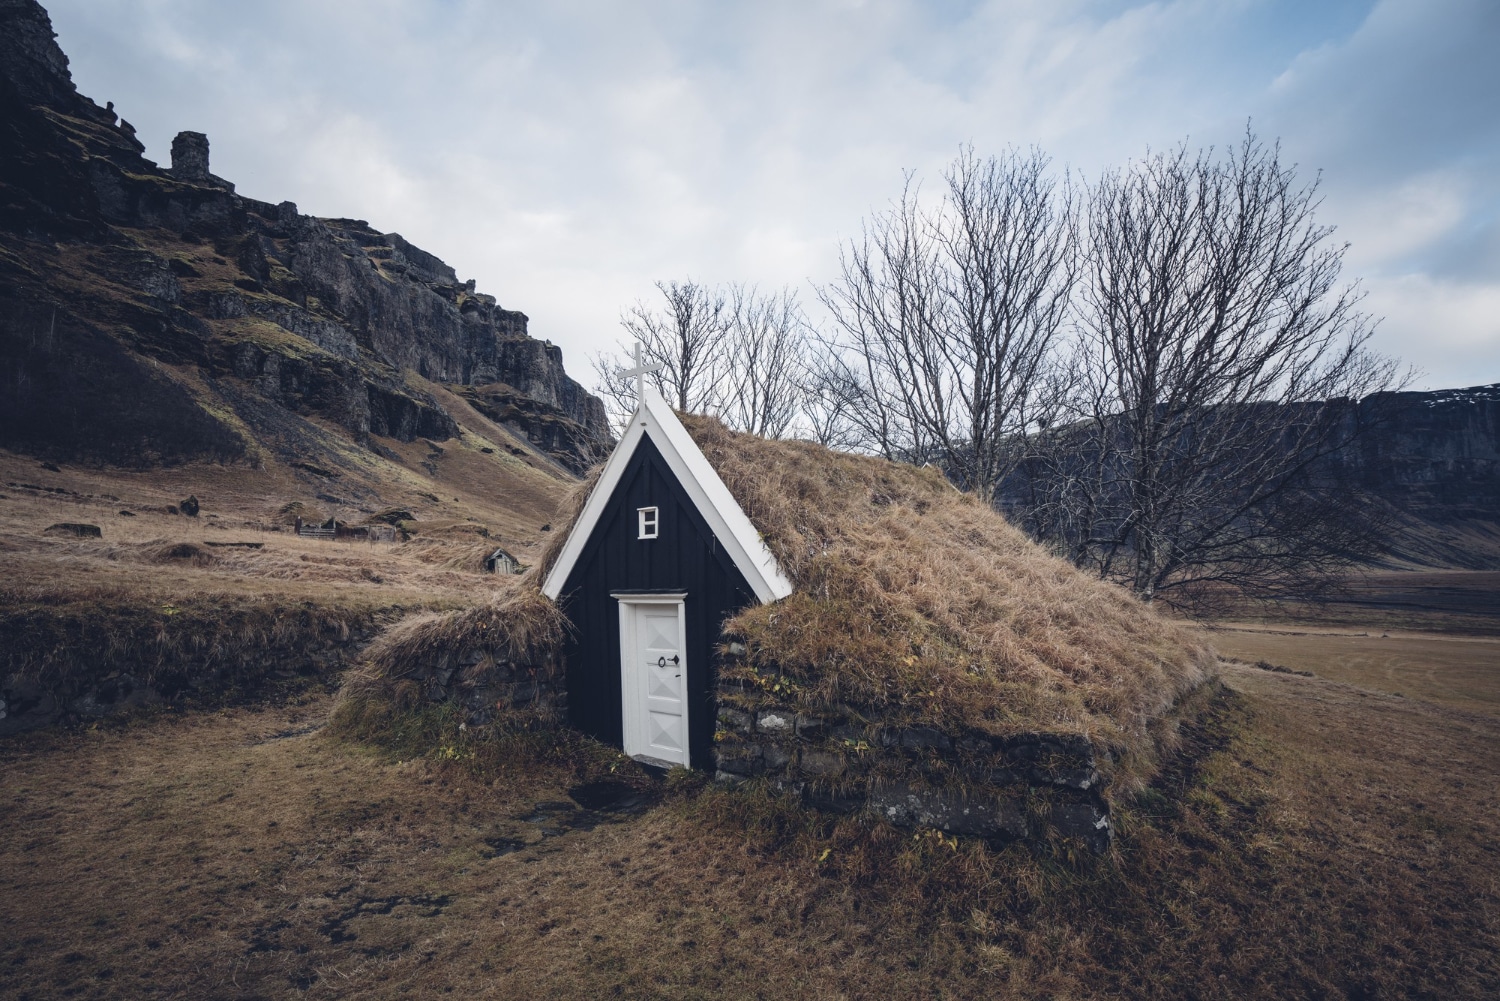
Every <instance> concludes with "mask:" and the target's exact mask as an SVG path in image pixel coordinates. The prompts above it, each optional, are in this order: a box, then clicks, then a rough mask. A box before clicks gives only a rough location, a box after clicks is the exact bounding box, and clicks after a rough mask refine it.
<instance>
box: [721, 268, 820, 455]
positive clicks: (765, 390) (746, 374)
mask: <svg viewBox="0 0 1500 1001" xmlns="http://www.w3.org/2000/svg"><path fill="white" fill-rule="evenodd" d="M729 297H730V300H731V302H732V303H733V309H732V321H731V323H730V328H729V337H728V339H727V349H728V350H727V351H726V352H725V354H726V358H725V363H726V368H727V370H728V371H729V372H730V373H732V374H731V375H730V376H729V377H728V378H726V379H725V381H724V390H723V394H722V395H723V402H722V405H721V406H720V409H719V415H720V417H721V418H722V419H723V421H724V423H725V424H727V425H728V426H729V427H732V428H735V429H736V430H740V431H748V432H750V433H751V434H757V435H761V436H762V437H765V438H780V437H782V436H784V435H785V434H786V433H787V430H788V429H789V428H790V427H791V426H792V424H793V422H794V421H795V420H796V419H797V418H798V416H799V415H800V414H801V412H802V410H803V397H804V386H805V385H806V382H807V380H806V376H805V369H806V365H807V358H806V355H807V332H808V323H807V317H806V316H805V315H804V314H803V312H802V305H801V303H799V302H798V301H797V293H796V292H795V291H793V290H792V289H790V288H783V289H781V290H780V291H778V292H773V293H771V294H769V295H763V294H761V293H760V292H759V291H758V290H757V289H756V288H755V287H754V286H753V285H752V286H746V285H733V286H731V287H730V291H729Z"/></svg>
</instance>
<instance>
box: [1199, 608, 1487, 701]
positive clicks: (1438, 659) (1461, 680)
mask: <svg viewBox="0 0 1500 1001" xmlns="http://www.w3.org/2000/svg"><path fill="white" fill-rule="evenodd" d="M1213 637H1214V645H1215V646H1216V647H1217V648H1218V649H1219V651H1220V652H1221V653H1223V654H1224V656H1226V657H1233V658H1235V659H1236V660H1239V661H1243V662H1244V663H1247V664H1255V663H1257V662H1260V663H1267V664H1274V665H1276V666H1279V667H1285V668H1289V669H1291V670H1294V671H1311V672H1313V673H1315V674H1316V675H1317V676H1318V677H1320V678H1328V679H1330V680H1332V681H1342V682H1346V683H1348V684H1351V685H1358V686H1359V687H1361V688H1367V689H1373V690H1375V691H1381V692H1388V693H1390V694H1392V695H1401V696H1404V697H1406V698H1411V699H1423V700H1426V701H1429V702H1440V703H1442V704H1444V705H1448V706H1454V707H1456V708H1460V709H1470V710H1474V711H1478V712H1487V713H1490V714H1497V713H1500V670H1497V665H1500V638H1496V637H1494V636H1452V635H1432V634H1428V635H1423V634H1418V633H1398V632H1390V633H1386V632H1382V631H1376V632H1374V633H1369V632H1352V631H1350V630H1348V629H1343V630H1332V629H1312V628H1304V629H1289V628H1285V627H1283V628H1271V627H1266V626H1251V625H1231V624H1221V625H1217V626H1215V627H1214V632H1213Z"/></svg>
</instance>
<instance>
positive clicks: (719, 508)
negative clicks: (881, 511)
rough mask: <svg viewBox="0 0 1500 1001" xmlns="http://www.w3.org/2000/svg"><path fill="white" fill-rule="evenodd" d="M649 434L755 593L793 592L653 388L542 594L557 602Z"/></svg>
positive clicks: (768, 598)
mask: <svg viewBox="0 0 1500 1001" xmlns="http://www.w3.org/2000/svg"><path fill="white" fill-rule="evenodd" d="M648 435H649V436H650V438H651V441H652V443H653V444H654V445H655V446H656V449H657V451H659V452H660V453H661V455H662V458H663V459H665V460H666V461H667V466H668V467H669V468H670V469H671V470H672V473H673V474H674V475H675V476H676V477H677V480H678V482H679V483H681V484H682V488H683V489H684V490H685V491H687V495H688V496H689V497H690V498H692V501H693V505H694V506H695V507H696V508H697V509H698V513H699V514H700V515H701V516H702V517H703V520H704V521H706V522H708V527H709V530H710V531H712V532H713V533H714V535H716V536H717V537H718V539H719V544H720V545H721V546H723V547H724V551H725V552H726V553H728V554H729V558H730V559H732V560H733V561H734V565H735V566H736V567H738V568H739V571H740V573H742V574H744V575H745V580H746V581H748V582H749V584H750V589H751V590H752V591H754V592H755V597H756V598H757V599H758V600H760V601H761V602H762V603H766V602H772V601H778V600H780V599H782V598H785V597H786V596H787V595H789V594H791V593H792V582H791V581H789V580H787V578H786V575H785V574H783V573H782V572H781V567H780V566H779V565H778V564H777V562H776V557H774V556H772V555H771V551H770V550H769V549H767V548H766V544H765V542H763V541H762V540H761V537H760V533H759V532H757V531H756V530H755V526H754V525H752V524H750V519H749V518H748V517H746V516H745V512H744V511H743V510H742V509H741V508H740V506H739V504H738V503H736V502H735V499H734V496H733V495H732V494H730V492H729V488H728V487H726V486H725V485H724V481H723V480H721V479H720V478H719V474H718V473H717V472H715V471H714V467H713V466H711V465H709V462H708V459H707V458H706V457H705V456H704V455H703V451H702V450H701V449H700V448H698V445H697V443H696V442H694V441H693V438H692V436H691V435H689V434H688V432H687V428H685V427H683V426H682V422H681V421H680V420H678V419H677V415H676V414H675V413H673V412H672V408H671V407H669V406H667V401H666V400H663V399H662V398H661V394H660V393H658V392H657V391H656V390H654V389H652V388H651V387H650V386H647V387H645V388H644V390H643V391H642V393H641V402H640V405H639V406H638V407H637V408H636V411H635V414H634V415H633V416H632V417H631V418H630V427H629V428H627V429H626V431H625V434H624V436H623V437H622V438H621V439H620V444H618V445H616V446H615V450H614V452H613V453H611V455H610V457H609V461H608V462H606V463H605V464H604V472H603V473H601V474H600V476H599V482H598V483H597V484H595V485H594V489H593V492H592V493H590V494H589V499H588V501H587V502H585V503H584V505H583V511H582V512H581V513H580V514H579V516H578V520H577V521H576V522H575V523H574V524H573V530H572V531H571V532H569V533H568V541H567V542H565V543H564V544H563V548H562V552H561V553H559V554H558V557H557V562H556V563H554V564H552V569H551V570H550V571H548V573H547V579H546V580H545V581H543V582H542V593H543V594H545V595H546V596H547V597H549V598H551V599H552V600H554V601H556V600H557V598H558V596H560V595H561V594H562V589H563V587H564V586H565V585H566V584H567V582H568V575H569V574H570V573H572V572H573V567H574V565H575V564H576V563H577V562H578V558H579V557H580V556H582V555H583V547H584V546H586V545H587V544H588V541H589V536H591V535H593V533H594V528H595V527H596V526H597V525H598V524H599V519H600V518H601V517H603V515H604V511H605V509H606V508H607V507H609V502H610V498H612V497H613V496H614V492H615V488H616V487H618V486H619V485H620V480H621V478H622V477H624V475H625V468H626V467H627V466H628V465H630V458H631V456H633V455H634V454H635V450H636V448H637V447H639V445H640V443H641V439H642V438H645V437H647V436H648Z"/></svg>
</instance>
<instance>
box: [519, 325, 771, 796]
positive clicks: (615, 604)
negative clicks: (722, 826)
mask: <svg viewBox="0 0 1500 1001" xmlns="http://www.w3.org/2000/svg"><path fill="white" fill-rule="evenodd" d="M646 371H647V370H645V369H643V368H642V366H641V365H640V357H639V348H637V357H636V370H635V371H633V372H631V373H630V374H631V375H633V376H635V377H636V378H637V379H638V380H639V381H638V385H639V386H640V390H639V392H638V394H637V395H638V398H639V404H638V406H637V408H636V411H635V413H634V415H633V416H632V417H631V419H630V425H629V427H628V429H627V430H626V431H625V433H624V435H623V436H622V437H621V439H620V443H619V444H618V445H617V446H616V447H615V450H614V452H613V453H612V454H611V455H610V457H609V461H608V462H607V463H605V466H604V469H603V471H602V472H601V474H600V476H599V480H598V482H597V484H596V485H595V486H594V488H593V490H592V491H591V493H590V494H589V497H588V500H587V501H586V502H585V504H584V507H583V510H582V512H581V513H580V514H579V517H578V519H577V520H576V521H575V522H574V525H573V529H572V531H571V532H570V533H569V535H568V538H567V541H566V542H565V543H564V544H563V548H562V550H561V552H560V554H559V556H558V559H557V561H556V563H554V564H553V566H552V569H551V571H550V572H549V573H548V574H547V578H546V580H545V582H544V583H543V585H542V591H543V593H545V594H546V595H547V597H549V598H551V599H553V600H554V601H557V602H558V603H559V604H560V606H561V608H562V610H563V612H564V613H565V614H566V615H567V617H568V620H569V621H570V622H571V623H572V625H573V635H572V637H571V638H570V640H569V642H568V648H567V650H566V651H565V656H566V658H567V661H566V662H567V665H568V666H567V680H568V712H569V714H570V716H571V718H572V722H573V724H574V725H575V726H577V727H579V728H580V729H582V730H584V731H585V732H587V733H590V734H593V735H594V736H595V737H598V738H599V739H600V740H604V741H607V742H610V743H614V744H617V745H619V746H621V747H623V748H624V750H625V753H626V754H629V755H631V756H632V757H634V758H636V759H637V760H641V761H645V762H646V763H649V764H656V765H664V766H673V765H685V766H688V767H699V768H703V767H709V762H710V760H711V756H712V755H711V749H712V747H713V737H714V725H715V717H716V714H717V707H716V705H715V702H714V695H713V693H714V678H713V672H714V656H715V648H716V646H717V643H718V639H719V634H720V630H721V627H722V625H723V623H724V620H725V619H727V618H728V617H729V616H731V615H733V614H735V613H736V612H738V611H739V610H740V609H742V608H744V607H746V606H747V605H750V604H752V603H754V602H772V601H776V600H779V599H781V598H784V597H786V596H787V595H789V594H791V592H792V585H791V582H790V581H789V580H788V579H787V578H786V575H785V574H784V573H782V571H781V568H780V567H779V566H778V565H777V563H776V559H775V557H773V556H772V555H771V552H770V550H768V549H767V548H766V546H765V543H764V542H762V541H761V537H760V533H759V532H757V531H756V529H755V527H754V526H753V525H752V524H751V523H750V519H749V518H748V517H746V515H745V512H744V511H743V510H741V508H740V506H739V505H738V504H737V503H736V502H735V500H734V498H733V497H732V496H731V495H730V493H729V488H728V487H726V486H725V485H724V482H723V480H721V479H720V478H719V474H718V473H717V472H715V471H714V469H713V467H712V466H711V465H710V464H709V462H708V460H707V459H706V458H705V457H704V455H703V452H702V451H701V450H700V449H699V448H698V446H697V445H696V444H695V443H694V442H693V439H692V438H691V437H690V436H689V435H688V432H687V429H686V428H684V427H683V426H682V422H681V421H679V420H678V419H677V415H676V414H675V413H673V412H672V409H671V408H670V407H669V406H668V405H667V403H666V401H665V400H664V399H662V397H661V395H660V394H659V393H657V392H656V391H655V390H654V389H652V388H651V387H650V386H647V385H645V379H644V374H645V372H646Z"/></svg>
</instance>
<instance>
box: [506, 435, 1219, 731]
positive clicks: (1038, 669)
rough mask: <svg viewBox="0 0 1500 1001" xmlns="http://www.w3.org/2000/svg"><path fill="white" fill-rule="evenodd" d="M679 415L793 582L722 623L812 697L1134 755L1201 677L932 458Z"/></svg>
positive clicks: (1149, 626) (1199, 665)
mask: <svg viewBox="0 0 1500 1001" xmlns="http://www.w3.org/2000/svg"><path fill="white" fill-rule="evenodd" d="M682 420H683V423H684V425H685V426H686V427H687V429H688V433H689V434H691V435H692V437H693V440H694V441H696V442H697V444H698V446H699V447H700V448H701V449H702V450H703V453H704V455H705V456H707V458H708V461H709V463H710V464H711V465H712V466H713V467H714V469H715V470H716V471H717V472H718V473H719V475H720V477H721V478H723V480H724V483H725V485H726V486H728V488H729V491H730V493H731V494H733V495H734V498H735V500H736V501H738V502H739V504H740V506H741V507H742V508H743V509H744V511H745V513H746V515H748V516H749V518H750V521H751V522H752V523H753V524H754V525H755V527H756V528H757V529H758V530H759V531H760V533H761V535H762V537H763V538H764V539H765V542H766V544H767V546H769V547H770V549H771V552H772V553H773V554H774V555H775V556H776V558H777V560H778V561H779V562H780V563H781V567H782V570H783V571H785V573H786V574H787V576H788V577H790V578H791V580H792V582H793V584H794V585H795V588H796V590H795V592H794V593H793V594H792V595H791V596H790V597H788V598H786V599H783V600H782V601H779V602H776V603H774V604H770V605H755V606H751V607H750V608H747V609H745V610H744V611H743V612H741V613H740V614H739V615H737V616H736V617H734V618H733V619H731V620H730V621H729V622H728V623H727V624H726V626H725V630H724V632H725V635H726V637H732V638H734V639H737V640H739V641H741V642H743V643H744V644H745V647H746V653H745V656H744V662H745V664H746V665H747V667H748V669H749V671H750V672H752V673H754V674H758V675H761V676H770V675H776V676H778V677H779V679H780V680H781V681H782V683H783V684H782V689H781V691H783V692H785V691H787V690H788V689H790V690H791V692H792V693H793V698H794V700H795V701H798V702H800V703H802V704H804V705H806V706H808V707H809V708H812V709H825V710H833V711H848V710H850V709H853V710H854V711H855V712H858V713H865V714H873V715H878V716H879V717H881V718H884V719H891V718H897V719H905V720H909V721H911V722H913V723H930V724H934V725H938V726H942V727H945V728H948V729H955V730H972V731H979V732H984V733H989V734H992V735H995V736H1006V735H1010V734H1014V733H1019V732H1025V731H1033V730H1044V731H1050V732H1070V733H1081V734H1085V735H1087V736H1089V737H1091V738H1093V739H1094V740H1095V741H1096V743H1097V744H1099V745H1100V746H1102V747H1104V748H1114V749H1115V750H1117V751H1118V752H1123V753H1124V754H1125V755H1126V756H1130V755H1131V754H1132V753H1139V752H1142V751H1147V752H1149V750H1150V747H1151V745H1152V744H1153V743H1154V742H1153V741H1152V740H1151V739H1150V735H1149V733H1148V731H1149V729H1150V728H1151V724H1152V723H1153V721H1155V720H1158V719H1159V718H1161V717H1162V716H1163V714H1165V713H1166V712H1167V711H1168V710H1169V709H1170V708H1171V707H1172V706H1173V705H1175V704H1176V703H1177V701H1178V700H1179V699H1180V698H1181V697H1182V695H1184V694H1185V693H1186V692H1188V691H1190V690H1192V689H1193V688H1195V687H1197V686H1198V685H1199V684H1201V683H1202V682H1203V681H1204V680H1205V678H1206V677H1207V672H1208V670H1209V668H1210V665H1211V664H1212V663H1213V661H1214V657H1213V653H1212V651H1211V650H1210V649H1209V648H1208V647H1207V646H1206V645H1205V644H1204V643H1203V642H1202V640H1201V639H1200V638H1199V636H1198V635H1197V633H1196V631H1195V630H1193V629H1192V628H1191V627H1189V626H1187V625H1186V624H1184V623H1181V622H1179V621H1176V620H1173V619H1171V618H1168V617H1167V616H1166V615H1164V614H1161V613H1159V612H1158V611H1156V610H1155V609H1153V608H1152V607H1150V606H1148V605H1146V604H1144V603H1143V602H1141V601H1140V600H1138V599H1137V598H1135V597H1134V596H1132V595H1131V594H1129V593H1128V592H1126V591H1124V590H1122V589H1121V588H1119V587H1117V586H1116V585H1113V584H1109V583H1107V582H1104V581H1100V580H1098V579H1095V578H1093V577H1090V576H1088V575H1087V574H1084V573H1083V572H1081V571H1079V570H1078V569H1076V568H1075V567H1074V566H1073V565H1072V564H1070V563H1068V562H1067V561H1065V560H1062V559H1059V558H1057V557H1055V556H1053V555H1051V554H1050V553H1048V552H1047V551H1045V550H1044V549H1042V548H1041V547H1040V546H1038V545H1036V544H1035V543H1033V542H1032V541H1030V540H1029V539H1028V538H1027V537H1026V536H1025V535H1024V534H1023V533H1022V532H1021V531H1020V530H1018V529H1017V528H1015V527H1014V526H1013V525H1011V524H1010V523H1009V522H1008V521H1006V520H1005V518H1004V517H1003V516H1002V515H1000V514H999V513H998V512H996V511H995V510H993V509H992V508H989V507H987V506H986V505H984V504H983V503H981V502H980V501H979V500H977V499H976V498H975V497H973V496H972V495H970V494H965V493H962V492H960V491H958V490H956V489H955V488H954V487H953V486H951V485H950V484H949V483H948V482H947V481H946V480H945V479H944V478H943V476H942V474H941V473H939V472H938V471H937V470H936V469H932V468H926V469H918V468H915V467H912V466H907V465H901V464H897V463H892V462H888V461H885V460H883V459H878V458H873V457H869V456H858V455H848V454H843V453H838V452H833V451H830V450H828V449H826V448H822V447H820V446H818V445H815V444H812V443H809V442H796V441H767V440H765V439H761V438H757V437H754V436H751V435H744V434H736V433H734V432H731V431H729V430H727V429H726V428H725V427H724V426H723V425H722V424H721V423H719V422H718V421H717V420H715V419H713V418H711V417H696V416H684V417H683V418H682ZM590 485H591V484H584V485H583V489H581V490H580V491H579V492H578V494H577V495H576V496H575V499H574V501H573V505H572V507H573V510H572V511H570V512H569V514H570V515H572V516H574V517H576V511H577V509H578V508H580V507H581V499H582V497H583V496H584V495H586V491H587V488H588V487H589V486H590ZM570 523H571V518H570V519H569V524H570ZM559 527H560V528H561V529H562V531H559V532H558V536H559V538H558V540H557V542H556V544H554V545H553V546H552V547H551V548H550V549H549V551H547V552H545V553H544V554H543V556H542V559H541V560H540V561H539V566H538V567H537V569H536V571H535V573H536V575H537V576H536V578H535V579H536V580H538V581H539V580H540V579H541V575H542V574H544V573H545V571H546V568H547V567H548V566H550V564H551V562H552V560H553V558H554V557H555V554H556V551H557V549H559V548H560V543H561V537H563V536H565V535H566V529H567V527H568V524H564V525H561V526H559ZM788 683H789V684H788Z"/></svg>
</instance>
